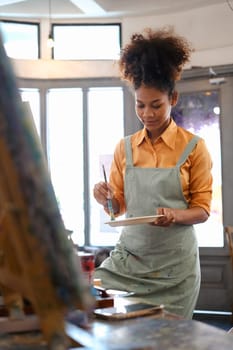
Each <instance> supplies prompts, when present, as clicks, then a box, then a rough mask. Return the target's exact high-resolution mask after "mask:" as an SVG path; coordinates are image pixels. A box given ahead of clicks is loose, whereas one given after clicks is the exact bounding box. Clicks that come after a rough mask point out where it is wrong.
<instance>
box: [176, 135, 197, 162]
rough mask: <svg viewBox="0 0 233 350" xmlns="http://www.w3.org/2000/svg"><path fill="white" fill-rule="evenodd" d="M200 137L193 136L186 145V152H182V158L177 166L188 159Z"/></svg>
mask: <svg viewBox="0 0 233 350" xmlns="http://www.w3.org/2000/svg"><path fill="white" fill-rule="evenodd" d="M199 139H200V137H199V136H197V135H194V137H193V138H192V140H190V141H189V143H188V144H187V146H186V147H185V150H184V152H183V153H182V155H181V157H180V159H179V160H178V162H177V164H176V166H178V167H179V166H181V165H182V164H183V163H184V162H185V161H186V159H187V158H188V156H189V154H190V153H191V152H192V150H193V149H194V147H195V146H196V144H197V142H198V140H199Z"/></svg>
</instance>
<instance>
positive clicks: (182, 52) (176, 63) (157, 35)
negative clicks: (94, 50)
mask: <svg viewBox="0 0 233 350" xmlns="http://www.w3.org/2000/svg"><path fill="white" fill-rule="evenodd" d="M144 32H145V34H144V35H143V34H139V33H135V34H133V35H132V36H131V41H130V43H129V44H128V45H126V46H125V48H124V49H122V51H121V56H120V59H119V68H120V73H121V78H122V79H123V80H126V81H128V82H129V83H130V84H132V85H133V87H134V89H138V88H139V87H140V86H141V85H146V86H151V87H156V88H158V89H159V90H161V91H167V92H168V93H169V94H171V93H172V92H173V90H174V86H175V82H176V81H177V80H179V79H180V76H181V72H182V69H183V66H184V64H185V63H186V62H188V61H189V59H190V55H191V52H192V51H193V49H192V47H191V45H190V44H189V42H188V41H187V40H186V39H185V38H183V37H181V36H179V35H176V34H175V33H174V31H173V29H172V28H171V27H169V28H163V29H160V30H156V31H153V30H152V29H145V30H144Z"/></svg>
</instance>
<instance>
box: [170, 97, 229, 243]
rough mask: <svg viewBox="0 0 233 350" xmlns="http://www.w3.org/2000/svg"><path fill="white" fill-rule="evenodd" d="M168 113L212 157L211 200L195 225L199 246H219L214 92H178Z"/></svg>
mask: <svg viewBox="0 0 233 350" xmlns="http://www.w3.org/2000/svg"><path fill="white" fill-rule="evenodd" d="M172 115H173V117H174V119H175V121H176V122H177V124H179V125H180V126H183V127H184V128H185V129H188V130H190V131H191V132H193V133H195V134H197V135H199V136H201V137H202V138H203V139H204V140H205V142H206V145H207V147H208V149H209V152H210V154H211V157H212V160H213V171H212V174H213V199H212V209H211V215H210V218H209V220H208V221H207V222H205V223H202V224H199V225H196V230H197V237H198V243H199V246H200V247H223V225H222V177H221V173H222V171H221V142H220V106H219V92H218V91H204V92H193V93H185V94H181V95H180V97H179V102H178V104H177V106H176V107H175V108H174V109H173V112H172Z"/></svg>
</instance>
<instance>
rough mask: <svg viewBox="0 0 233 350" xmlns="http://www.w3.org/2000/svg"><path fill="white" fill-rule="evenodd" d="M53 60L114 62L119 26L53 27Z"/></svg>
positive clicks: (118, 45)
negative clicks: (100, 60) (101, 60)
mask: <svg viewBox="0 0 233 350" xmlns="http://www.w3.org/2000/svg"><path fill="white" fill-rule="evenodd" d="M53 35H54V42H55V46H54V58H55V59H77V60H99V59H103V60H104V59H106V60H111V59H112V60H115V59H117V58H118V57H119V53H120V25H119V24H115V25H113V24H112V25H111V24H109V25H98V24H96V25H53Z"/></svg>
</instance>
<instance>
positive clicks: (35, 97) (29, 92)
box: [20, 89, 40, 136]
mask: <svg viewBox="0 0 233 350" xmlns="http://www.w3.org/2000/svg"><path fill="white" fill-rule="evenodd" d="M20 93H21V97H22V100H23V101H24V102H26V101H27V102H29V104H30V108H31V111H32V115H33V118H34V122H35V125H36V129H37V132H38V135H39V136H40V95H39V90H38V89H20Z"/></svg>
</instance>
